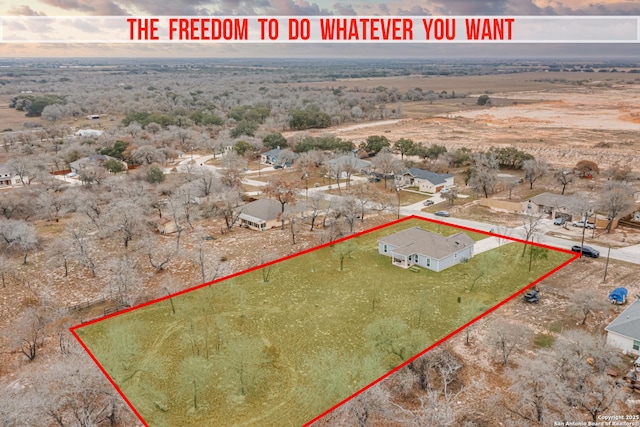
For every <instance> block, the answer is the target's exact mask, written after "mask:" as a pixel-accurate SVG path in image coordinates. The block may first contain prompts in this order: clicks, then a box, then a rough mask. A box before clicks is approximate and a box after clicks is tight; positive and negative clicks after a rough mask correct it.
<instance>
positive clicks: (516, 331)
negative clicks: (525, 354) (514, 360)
mask: <svg viewBox="0 0 640 427" xmlns="http://www.w3.org/2000/svg"><path fill="white" fill-rule="evenodd" d="M531 335H532V334H531V330H530V329H529V328H527V327H526V326H524V325H520V324H516V323H511V322H507V321H505V320H502V319H497V320H494V321H493V323H492V325H491V330H490V331H489V333H488V334H487V338H486V339H487V344H488V345H489V347H491V348H493V350H494V351H495V352H497V353H498V354H499V356H500V361H501V363H502V366H506V365H507V363H508V361H509V356H511V354H512V353H513V351H514V350H516V349H518V348H520V347H522V346H524V345H526V344H528V342H529V341H530V340H531Z"/></svg>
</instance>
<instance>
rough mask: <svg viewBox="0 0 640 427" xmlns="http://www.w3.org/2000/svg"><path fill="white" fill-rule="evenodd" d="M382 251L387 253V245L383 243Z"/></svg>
mask: <svg viewBox="0 0 640 427" xmlns="http://www.w3.org/2000/svg"><path fill="white" fill-rule="evenodd" d="M382 251H383V252H384V253H387V245H384V246H383V247H382Z"/></svg>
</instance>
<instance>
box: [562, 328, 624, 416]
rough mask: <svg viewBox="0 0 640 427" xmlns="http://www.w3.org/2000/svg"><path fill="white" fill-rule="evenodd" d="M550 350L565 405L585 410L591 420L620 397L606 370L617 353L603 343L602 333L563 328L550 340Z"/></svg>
mask: <svg viewBox="0 0 640 427" xmlns="http://www.w3.org/2000/svg"><path fill="white" fill-rule="evenodd" d="M553 351H554V355H555V358H554V361H555V368H556V374H557V377H558V378H559V379H560V380H561V386H562V390H561V391H560V396H561V398H562V399H563V401H564V404H565V407H566V408H570V409H574V408H578V409H579V410H581V411H584V412H586V413H587V414H589V415H590V416H591V418H592V421H593V422H594V423H595V422H596V421H597V420H598V416H599V415H600V414H602V413H604V412H606V411H607V410H608V409H610V408H611V407H612V406H613V405H614V404H615V403H616V402H619V401H620V400H621V399H622V397H623V394H622V390H621V387H620V385H619V384H618V382H617V381H616V380H615V379H613V378H610V377H609V376H608V375H607V373H606V372H607V369H608V368H609V367H611V366H615V365H616V363H618V362H619V355H618V353H617V352H616V351H615V350H614V349H612V348H610V347H608V346H606V344H605V338H604V337H603V336H600V337H594V336H592V335H588V334H585V333H584V332H583V331H581V330H569V331H565V332H564V333H563V334H562V335H561V336H560V337H558V339H557V340H556V342H555V343H554V345H553Z"/></svg>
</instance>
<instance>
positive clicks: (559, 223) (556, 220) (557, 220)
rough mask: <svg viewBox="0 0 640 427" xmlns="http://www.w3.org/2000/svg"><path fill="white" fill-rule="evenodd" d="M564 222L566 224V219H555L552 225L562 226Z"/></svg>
mask: <svg viewBox="0 0 640 427" xmlns="http://www.w3.org/2000/svg"><path fill="white" fill-rule="evenodd" d="M566 222H567V220H566V219H564V218H562V217H560V218H556V219H555V220H554V221H553V225H564V224H565V223H566Z"/></svg>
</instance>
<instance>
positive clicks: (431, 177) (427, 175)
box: [405, 168, 453, 185]
mask: <svg viewBox="0 0 640 427" xmlns="http://www.w3.org/2000/svg"><path fill="white" fill-rule="evenodd" d="M405 173H409V174H411V175H413V177H414V178H418V179H426V180H427V181H429V182H430V183H432V184H433V185H440V184H444V183H445V182H446V179H447V178H451V177H452V176H453V175H449V174H446V173H434V172H431V171H428V170H426V169H418V168H409V169H408V170H407V172H405Z"/></svg>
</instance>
